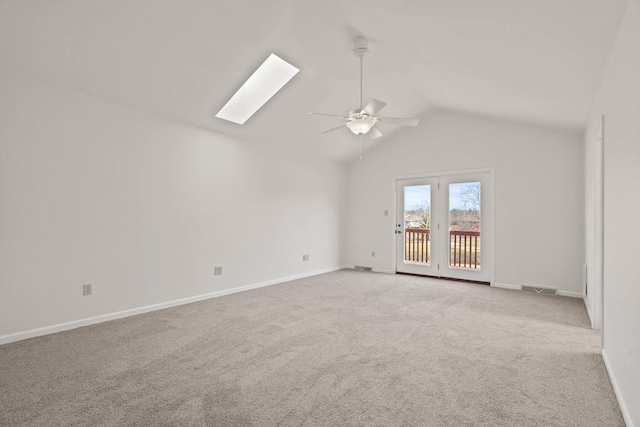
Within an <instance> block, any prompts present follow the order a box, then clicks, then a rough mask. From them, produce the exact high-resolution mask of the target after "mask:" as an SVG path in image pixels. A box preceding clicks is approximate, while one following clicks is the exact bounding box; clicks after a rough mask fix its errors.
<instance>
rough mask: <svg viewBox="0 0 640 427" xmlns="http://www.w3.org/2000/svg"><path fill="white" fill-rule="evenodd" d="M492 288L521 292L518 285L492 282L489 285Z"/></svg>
mask: <svg viewBox="0 0 640 427" xmlns="http://www.w3.org/2000/svg"><path fill="white" fill-rule="evenodd" d="M491 286H493V287H494V288H502V289H513V290H514V291H521V290H522V286H520V285H511V284H509V283H498V282H494V283H492V284H491Z"/></svg>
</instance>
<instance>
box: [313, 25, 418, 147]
mask: <svg viewBox="0 0 640 427" xmlns="http://www.w3.org/2000/svg"><path fill="white" fill-rule="evenodd" d="M367 53H369V42H367V39H365V38H364V37H356V39H355V40H354V45H353V54H354V55H355V56H357V57H358V58H359V59H360V107H358V108H356V109H354V110H351V111H349V114H348V115H347V116H342V115H338V114H325V113H308V114H317V115H321V116H331V117H340V118H341V119H344V120H346V121H345V122H344V123H342V124H341V125H339V126H335V127H332V128H330V129H327V130H325V131H323V132H320V134H324V133H329V132H332V131H334V130H338V129H340V128H342V127H344V126H346V127H348V128H349V130H350V131H351V132H353V133H354V134H355V135H365V134H369V137H370V138H371V139H374V138H378V137H380V136H382V133H380V131H379V130H378V129H376V128H375V127H374V126H375V124H376V123H385V124H389V125H395V126H418V122H419V121H420V120H419V119H405V118H400V117H382V116H376V114H377V113H378V111H380V110H382V109H383V108H384V107H385V106H386V105H387V104H386V103H384V102H382V101H379V100H377V99H372V100H371V101H369V103H368V104H367V105H365V106H364V107H363V106H362V59H363V58H364V56H365V55H366V54H367Z"/></svg>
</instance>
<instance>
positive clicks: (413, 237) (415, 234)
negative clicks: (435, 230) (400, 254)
mask: <svg viewBox="0 0 640 427" xmlns="http://www.w3.org/2000/svg"><path fill="white" fill-rule="evenodd" d="M429 231H430V230H426V229H424V228H406V229H405V235H404V244H405V251H404V260H405V261H414V262H423V263H429V262H430V261H431V260H430V259H429V252H430V246H431V242H430V241H429V240H430V239H429V237H430V236H429Z"/></svg>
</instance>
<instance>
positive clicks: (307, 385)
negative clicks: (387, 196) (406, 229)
mask: <svg viewBox="0 0 640 427" xmlns="http://www.w3.org/2000/svg"><path fill="white" fill-rule="evenodd" d="M599 344H600V335H599V334H598V333H597V332H595V331H592V330H591V329H590V328H589V325H588V318H587V314H586V312H585V309H584V306H583V303H582V301H581V300H579V299H573V298H566V297H558V296H549V295H537V294H532V293H525V292H518V291H510V290H503V289H495V288H490V287H487V286H481V285H472V284H466V283H457V282H450V281H437V280H433V279H426V278H420V277H412V276H402V275H384V274H375V273H366V272H356V271H350V270H342V271H338V272H335V273H329V274H324V275H320V276H315V277H311V278H307V279H302V280H296V281H293V282H288V283H283V284H279V285H274V286H270V287H266V288H262V289H257V290H253V291H248V292H243V293H237V294H233V295H229V296H225V297H221V298H216V299H211V300H208V301H203V302H198V303H194V304H189V305H185V306H181V307H175V308H170V309H166V310H162V311H156V312H153V313H148V314H143V315H139V316H134V317H130V318H126V319H121V320H116V321H111V322H107V323H102V324H99V325H94V326H88V327H84V328H80V329H75V330H72V331H67V332H62V333H58V334H54V335H49V336H45V337H39V338H34V339H30V340H26V341H21V342H17V343H12V344H8V345H4V346H0V368H1V369H0V372H1V374H0V389H1V393H0V425H3V426H22V425H28V426H71V425H73V426H107V425H108V426H126V425H131V426H147V425H153V426H163V425H166V426H169V425H176V426H178V425H180V426H192V425H193V426H385V427H387V426H509V427H514V426H581V427H587V426H598V427H603V426H624V421H623V419H622V414H621V413H620V410H619V408H618V404H617V402H616V399H615V395H614V392H613V389H612V387H611V384H610V381H609V378H608V376H607V373H606V370H605V367H604V364H603V361H602V358H601V356H600V353H599Z"/></svg>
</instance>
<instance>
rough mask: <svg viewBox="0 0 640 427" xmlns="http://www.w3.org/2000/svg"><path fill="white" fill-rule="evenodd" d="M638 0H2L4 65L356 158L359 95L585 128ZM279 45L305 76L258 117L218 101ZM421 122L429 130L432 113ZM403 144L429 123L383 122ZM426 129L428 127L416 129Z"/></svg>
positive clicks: (408, 107) (401, 111)
mask: <svg viewBox="0 0 640 427" xmlns="http://www.w3.org/2000/svg"><path fill="white" fill-rule="evenodd" d="M626 4H627V0H536V1H527V2H524V1H513V0H483V1H477V0H451V1H443V0H422V1H418V0H415V1H407V0H405V1H395V2H390V1H383V0H368V1H360V0H354V1H349V2H345V1H338V0H325V1H301V0H274V1H262V0H237V1H233V2H226V1H225V2H222V1H212V0H133V1H131V0H59V1H51V0H0V70H1V71H3V72H5V73H10V74H14V75H19V76H22V77H25V78H29V79H33V80H37V81H40V82H44V83H47V84H51V85H54V86H57V87H62V88H65V89H69V90H71V91H75V92H80V93H83V94H87V95H90V96H95V97H99V98H103V99H106V100H109V101H113V102H116V103H119V104H123V105H127V106H130V107H133V108H139V109H143V110H147V111H150V112H151V113H153V114H158V115H160V116H163V117H165V118H170V119H173V120H176V121H180V122H185V123H189V124H192V125H196V126H199V127H202V128H206V129H211V130H214V131H217V132H222V133H225V134H230V135H234V136H237V137H240V138H246V139H250V140H255V141H260V142H262V143H266V144H278V145H281V146H284V147H287V148H290V149H294V150H302V151H305V152H308V153H310V154H313V155H319V156H323V157H326V158H330V159H334V160H338V161H347V160H350V159H352V158H353V157H354V156H355V155H356V153H358V152H359V149H360V141H359V139H358V138H359V137H356V136H355V135H353V134H351V133H350V132H349V131H348V130H347V129H346V128H345V129H340V130H339V131H336V132H333V133H330V134H327V135H318V133H319V132H320V131H322V130H324V129H325V128H328V127H331V126H333V125H336V124H339V121H337V120H339V119H334V118H331V117H319V116H308V115H307V114H306V113H307V112H309V111H320V112H330V113H337V114H346V113H347V112H348V111H349V110H351V109H353V108H354V107H356V106H357V104H358V87H359V86H358V78H359V65H358V60H357V59H356V58H355V57H354V56H353V53H352V51H351V49H352V47H353V39H354V38H355V37H356V36H359V35H364V36H366V37H367V38H368V40H369V49H370V53H369V55H368V56H367V57H366V58H365V60H364V61H365V62H364V95H363V97H364V100H365V102H366V101H367V100H368V99H370V98H377V99H380V100H383V101H385V102H387V104H388V106H387V107H386V108H385V109H384V111H383V112H382V113H384V114H383V115H385V116H402V117H419V118H422V119H427V118H428V116H429V115H430V114H431V113H432V112H433V111H434V110H437V109H441V108H444V109H448V110H460V111H465V112H470V113H477V114H482V115H489V116H496V117H504V118H508V119H514V120H520V121H529V122H534V123H539V124H543V125H549V126H558V127H564V128H568V129H573V130H576V131H579V130H581V129H583V127H584V126H585V124H586V120H587V116H588V112H589V108H590V106H591V102H592V99H593V96H594V94H595V91H596V88H597V84H598V82H599V80H600V78H601V74H602V72H603V70H604V66H605V64H606V61H607V58H608V56H609V54H610V49H611V47H612V45H613V40H614V37H615V35H616V31H617V28H618V26H619V24H620V21H621V19H622V16H623V14H624V11H625V9H626ZM272 52H273V53H276V54H277V55H279V56H281V57H282V58H283V59H285V60H287V61H288V62H290V63H291V64H293V65H295V66H296V67H298V68H300V70H301V71H300V73H298V75H296V76H295V77H294V78H293V80H292V81H291V82H290V83H289V84H288V85H287V86H285V88H284V89H282V90H281V91H280V92H279V93H278V94H276V96H275V97H274V98H273V99H272V100H271V101H270V102H269V103H267V104H266V105H265V106H264V107H263V108H262V109H261V110H260V111H259V112H258V113H257V114H256V115H255V116H254V117H253V118H251V119H249V121H248V122H247V123H245V124H244V125H243V126H239V125H236V124H233V123H229V122H226V121H223V120H220V119H217V118H215V117H214V116H215V113H216V112H217V111H218V110H219V109H220V108H221V107H222V105H224V103H225V102H226V101H227V99H228V98H229V97H230V96H231V95H232V94H233V93H234V92H235V90H236V89H237V88H238V87H239V86H240V85H241V84H242V83H243V82H244V80H245V79H246V78H247V77H248V76H249V75H250V74H251V73H252V72H253V70H255V68H256V67H257V66H258V65H259V64H260V63H262V61H264V59H265V58H266V57H267V56H268V55H269V54H270V53H272ZM421 126H428V121H426V120H423V122H422V123H421ZM379 128H380V130H381V131H382V132H383V134H384V136H383V137H382V138H379V139H377V140H375V141H370V140H366V142H365V144H384V143H391V141H392V140H393V137H394V135H397V133H398V132H419V129H414V128H406V129H404V128H402V129H399V128H393V127H385V126H384V125H383V124H380V125H379ZM416 135H418V133H416Z"/></svg>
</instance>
